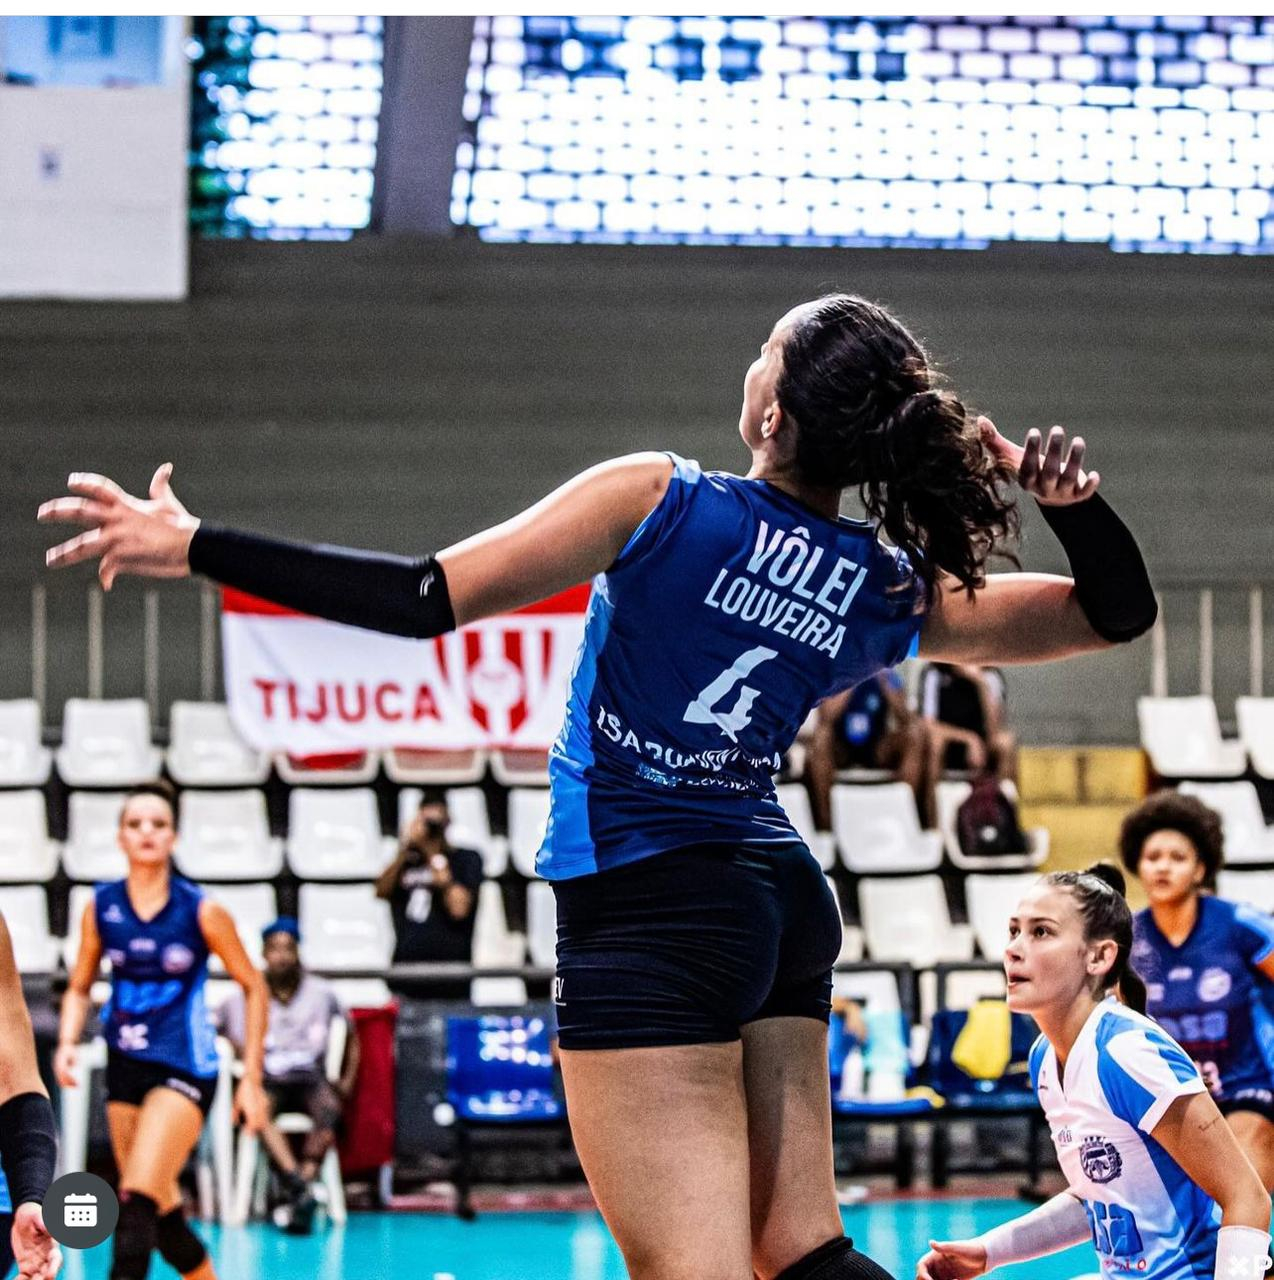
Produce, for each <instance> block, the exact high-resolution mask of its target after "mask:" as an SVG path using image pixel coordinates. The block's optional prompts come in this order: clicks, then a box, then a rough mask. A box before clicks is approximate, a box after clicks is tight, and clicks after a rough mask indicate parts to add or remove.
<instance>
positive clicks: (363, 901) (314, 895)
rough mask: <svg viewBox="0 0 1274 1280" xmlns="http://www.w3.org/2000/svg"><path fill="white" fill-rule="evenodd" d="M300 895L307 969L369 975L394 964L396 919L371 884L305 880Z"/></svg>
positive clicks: (302, 945) (302, 940)
mask: <svg viewBox="0 0 1274 1280" xmlns="http://www.w3.org/2000/svg"><path fill="white" fill-rule="evenodd" d="M299 896H300V916H301V918H300V926H301V959H302V961H303V962H304V963H305V965H306V966H307V967H309V968H312V969H314V968H325V969H352V970H360V971H367V972H370V973H378V972H380V971H381V970H383V969H387V968H388V967H389V962H390V958H391V957H392V955H393V952H394V925H393V919H392V917H391V916H390V912H389V903H387V902H382V901H381V900H380V899H379V898H378V897H376V892H375V890H374V889H373V888H372V886H371V885H370V884H303V885H302V886H301V892H300V895H299Z"/></svg>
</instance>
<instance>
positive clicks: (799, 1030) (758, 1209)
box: [743, 1017, 843, 1280]
mask: <svg viewBox="0 0 1274 1280" xmlns="http://www.w3.org/2000/svg"><path fill="white" fill-rule="evenodd" d="M743 1079H744V1089H745V1092H746V1096H747V1108H748V1148H749V1162H750V1169H751V1221H752V1266H753V1269H754V1270H755V1272H756V1274H757V1276H759V1277H760V1280H769V1278H770V1277H771V1276H775V1275H777V1274H778V1273H779V1272H781V1271H782V1270H784V1269H785V1268H786V1267H789V1266H791V1264H792V1263H793V1262H796V1261H797V1260H798V1259H800V1258H803V1257H805V1255H806V1254H807V1253H809V1252H810V1251H811V1250H813V1249H816V1248H818V1246H819V1245H820V1244H823V1243H824V1242H825V1241H827V1240H831V1239H833V1238H835V1237H836V1236H839V1235H840V1234H841V1233H842V1231H843V1227H842V1224H841V1217H840V1209H839V1208H838V1206H837V1203H836V1179H835V1174H834V1171H833V1167H832V1112H831V1091H830V1089H829V1088H828V1084H827V1026H826V1024H825V1023H823V1022H820V1021H818V1020H817V1019H815V1018H804V1017H780V1018H761V1019H759V1020H758V1021H756V1022H749V1023H748V1024H747V1025H746V1026H744V1028H743Z"/></svg>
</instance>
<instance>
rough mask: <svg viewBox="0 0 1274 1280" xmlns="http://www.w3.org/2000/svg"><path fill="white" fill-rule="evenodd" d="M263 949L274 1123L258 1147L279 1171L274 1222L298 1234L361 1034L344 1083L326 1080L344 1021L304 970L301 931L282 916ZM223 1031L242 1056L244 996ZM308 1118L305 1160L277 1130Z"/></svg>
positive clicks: (353, 1039) (307, 1225) (350, 1082)
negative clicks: (295, 1116) (336, 1032)
mask: <svg viewBox="0 0 1274 1280" xmlns="http://www.w3.org/2000/svg"><path fill="white" fill-rule="evenodd" d="M262 938H263V940H264V943H265V981H266V986H267V987H268V988H269V991H270V1017H269V1022H268V1024H267V1027H266V1037H265V1079H264V1084H265V1091H266V1095H267V1097H268V1099H269V1103H270V1122H269V1123H267V1124H266V1126H265V1128H263V1129H262V1130H261V1141H262V1143H264V1145H265V1149H266V1151H267V1152H268V1153H269V1156H270V1159H271V1161H273V1163H274V1167H275V1168H276V1170H277V1171H278V1174H279V1180H280V1182H281V1184H282V1187H283V1193H284V1196H285V1198H286V1202H285V1203H284V1204H283V1205H282V1206H280V1208H279V1209H278V1210H276V1212H275V1221H276V1222H277V1223H278V1224H279V1225H280V1226H281V1227H283V1229H284V1230H285V1231H289V1232H291V1233H293V1234H296V1235H304V1234H306V1233H308V1232H309V1231H310V1230H312V1229H313V1224H314V1209H315V1196H314V1192H313V1190H312V1184H313V1182H314V1180H315V1179H316V1178H317V1177H318V1172H319V1169H320V1168H321V1167H322V1164H323V1158H324V1157H325V1156H326V1155H327V1153H328V1150H329V1148H330V1147H331V1145H332V1143H333V1142H334V1141H335V1140H336V1131H337V1128H338V1126H339V1125H340V1121H341V1114H342V1112H343V1110H344V1105H345V1101H346V1100H347V1099H348V1098H349V1096H350V1094H351V1093H352V1092H353V1089H354V1081H355V1079H356V1078H357V1076H358V1060H359V1048H358V1034H357V1032H356V1030H355V1028H354V1026H353V1023H352V1022H351V1023H350V1024H349V1034H348V1036H347V1037H346V1040H345V1061H344V1064H343V1066H342V1069H341V1078H340V1079H339V1080H338V1081H337V1082H336V1083H335V1084H333V1083H332V1082H331V1081H330V1080H328V1078H327V1072H326V1064H327V1049H328V1040H329V1038H330V1036H331V1029H332V1019H333V1018H339V1017H343V1016H345V1015H344V1014H343V1012H342V1010H341V1007H340V1004H339V1003H338V1002H337V999H336V995H335V993H334V992H333V991H332V988H331V987H330V986H329V985H328V984H327V983H326V982H325V981H324V980H323V979H322V978H319V977H317V976H315V975H314V974H312V973H306V972H305V970H304V969H303V968H302V967H301V959H300V954H299V950H298V947H299V943H300V938H301V935H300V930H299V928H298V927H297V923H296V921H295V920H294V919H292V918H291V917H290V916H283V917H280V918H279V919H278V920H275V921H274V922H273V924H268V925H266V927H265V929H264V930H262ZM219 1019H220V1023H221V1031H222V1033H223V1034H224V1035H225V1037H226V1038H227V1039H228V1040H229V1041H230V1042H231V1043H232V1044H233V1045H234V1046H235V1048H236V1049H237V1050H240V1051H241V1050H242V1046H243V1036H244V1003H243V993H242V992H241V991H239V990H237V989H236V990H235V992H234V993H233V994H232V995H231V996H230V997H229V999H228V1000H227V1001H226V1003H225V1004H224V1005H222V1007H221V1011H220V1015H219ZM285 1111H287V1112H299V1113H300V1114H302V1115H306V1116H309V1118H310V1120H311V1121H312V1122H313V1124H314V1128H313V1129H311V1130H310V1132H309V1133H307V1134H306V1135H305V1140H304V1143H303V1144H302V1147H301V1155H300V1159H299V1160H298V1159H297V1156H296V1154H295V1153H294V1152H293V1150H292V1146H291V1143H289V1141H288V1137H287V1135H286V1134H284V1133H281V1132H280V1131H279V1129H278V1128H277V1126H276V1125H275V1124H274V1117H275V1116H277V1115H278V1114H279V1113H280V1112H285Z"/></svg>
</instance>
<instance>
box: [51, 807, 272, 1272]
mask: <svg viewBox="0 0 1274 1280" xmlns="http://www.w3.org/2000/svg"><path fill="white" fill-rule="evenodd" d="M176 838H177V831H176V821H175V813H174V808H173V796H172V789H171V788H170V787H169V786H168V785H167V784H166V783H149V784H146V785H144V786H140V787H135V788H134V789H133V790H132V791H130V792H129V793H128V795H127V797H126V798H125V800H124V805H123V808H122V810H121V812H120V820H119V844H120V848H121V849H123V851H124V854H125V856H126V857H127V859H128V875H127V877H126V878H125V879H123V880H116V881H112V882H110V883H106V884H99V885H98V886H97V888H96V890H95V892H94V895H93V901H92V902H90V903H89V904H88V906H87V907H85V909H84V919H83V931H82V934H81V938H80V949H79V954H78V955H77V956H76V959H75V966H74V968H73V969H72V970H71V976H70V979H69V981H68V984H67V989H66V995H65V997H64V998H63V1003H62V1022H61V1027H60V1029H59V1033H58V1049H57V1054H56V1057H55V1059H54V1068H55V1070H56V1072H57V1076H58V1080H59V1082H60V1083H61V1084H63V1085H73V1084H75V1071H76V1060H77V1057H78V1054H79V1048H78V1046H79V1041H80V1036H81V1034H82V1033H83V1031H84V1021H85V1018H86V1017H87V1014H88V1008H89V991H90V988H91V987H92V985H93V982H94V980H95V979H96V977H97V971H98V967H99V966H100V964H101V962H102V957H103V956H106V957H107V958H108V959H109V960H110V962H111V988H112V989H111V998H110V1001H109V1003H108V1005H107V1007H106V1008H105V1009H104V1010H103V1011H102V1025H103V1028H104V1034H105V1036H106V1044H107V1061H106V1123H107V1126H108V1128H109V1129H110V1136H111V1148H112V1150H113V1152H114V1154H115V1163H116V1165H117V1166H118V1167H119V1171H120V1197H119V1198H120V1209H119V1223H118V1225H117V1226H116V1228H115V1238H114V1250H115V1252H114V1257H113V1260H112V1263H111V1280H141V1278H142V1277H143V1276H145V1275H146V1272H147V1270H148V1268H149V1267H150V1256H151V1252H152V1251H154V1250H158V1252H159V1254H160V1256H161V1257H162V1258H163V1259H164V1261H165V1262H167V1263H168V1264H169V1266H171V1267H172V1268H173V1269H174V1270H175V1271H177V1272H178V1273H179V1274H181V1275H182V1276H185V1277H192V1278H193V1280H215V1272H214V1271H213V1267H212V1261H211V1259H209V1257H208V1253H207V1250H206V1249H205V1248H204V1246H203V1242H202V1241H201V1240H200V1239H199V1237H198V1236H196V1235H195V1233H194V1232H193V1231H191V1229H190V1228H189V1227H188V1226H187V1225H186V1219H185V1214H184V1213H183V1211H182V1204H181V1192H180V1190H179V1189H178V1186H177V1178H178V1175H179V1174H180V1173H181V1171H182V1169H183V1168H184V1167H185V1164H186V1160H187V1159H188V1157H189V1156H190V1153H191V1151H192V1150H193V1149H194V1145H195V1143H196V1142H197V1141H198V1140H199V1132H200V1130H201V1129H202V1128H203V1123H204V1119H205V1118H206V1117H207V1115H208V1111H209V1109H210V1108H211V1106H212V1100H213V1095H214V1094H215V1093H216V1088H217V1047H216V1035H215V1032H214V1031H213V1027H212V1022H211V1019H210V1017H209V1014H208V1010H207V1008H206V1006H205V1004H204V980H205V978H206V977H207V972H208V956H209V953H210V952H212V953H215V954H216V955H218V956H220V957H221V959H222V961H223V963H224V964H225V966H226V972H227V973H228V974H229V975H230V977H232V978H233V979H234V980H235V981H236V982H237V983H238V984H239V985H240V986H241V987H242V988H243V991H244V995H245V998H246V1001H247V1029H246V1034H245V1042H246V1043H245V1045H244V1054H243V1062H244V1074H243V1079H242V1080H241V1081H240V1083H239V1087H238V1089H237V1091H236V1093H235V1111H236V1112H237V1113H238V1114H239V1115H241V1116H242V1117H243V1121H244V1123H245V1124H246V1125H248V1126H249V1128H251V1129H252V1130H254V1131H255V1130H256V1129H259V1128H260V1127H261V1124H262V1123H263V1121H264V1120H265V1117H266V1101H265V1093H264V1090H263V1088H262V1085H261V1068H262V1058H263V1055H264V1052H265V1029H266V1017H267V1010H268V1005H267V998H266V990H265V983H264V981H263V980H262V977H261V975H260V973H258V972H257V970H256V968H255V967H254V966H253V964H252V961H251V959H250V958H249V956H248V953H247V952H246V951H245V950H244V949H243V943H242V942H241V941H240V940H239V934H238V932H237V931H236V929H235V925H234V921H233V920H232V919H231V917H230V913H229V912H228V911H227V910H226V909H225V907H223V906H221V905H220V904H219V903H216V902H213V901H211V900H210V899H209V898H206V897H205V896H204V893H203V890H202V889H200V888H199V886H198V885H196V884H193V883H192V882H191V881H189V880H186V879H184V878H183V877H182V876H179V875H177V874H176V873H175V872H174V871H173V870H172V868H171V859H172V851H173V846H174V844H175V843H176Z"/></svg>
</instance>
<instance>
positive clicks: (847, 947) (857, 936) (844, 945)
mask: <svg viewBox="0 0 1274 1280" xmlns="http://www.w3.org/2000/svg"><path fill="white" fill-rule="evenodd" d="M824 879H825V880H826V881H827V887H828V888H829V889H830V890H831V891H832V897H833V898H835V899H836V914H837V915H839V916H840V921H841V924H840V954H839V955H838V956H837V957H836V963H837V964H841V963H849V964H854V963H857V962H858V961H859V960H861V959H862V958H863V931H862V930H861V929H859V928H857V927H856V926H854V925H852V924H846V923H845V913H844V912H843V911H842V910H841V905H840V893H839V892H838V891H837V888H836V881H835V880H833V879H832V878H831V876H824Z"/></svg>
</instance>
